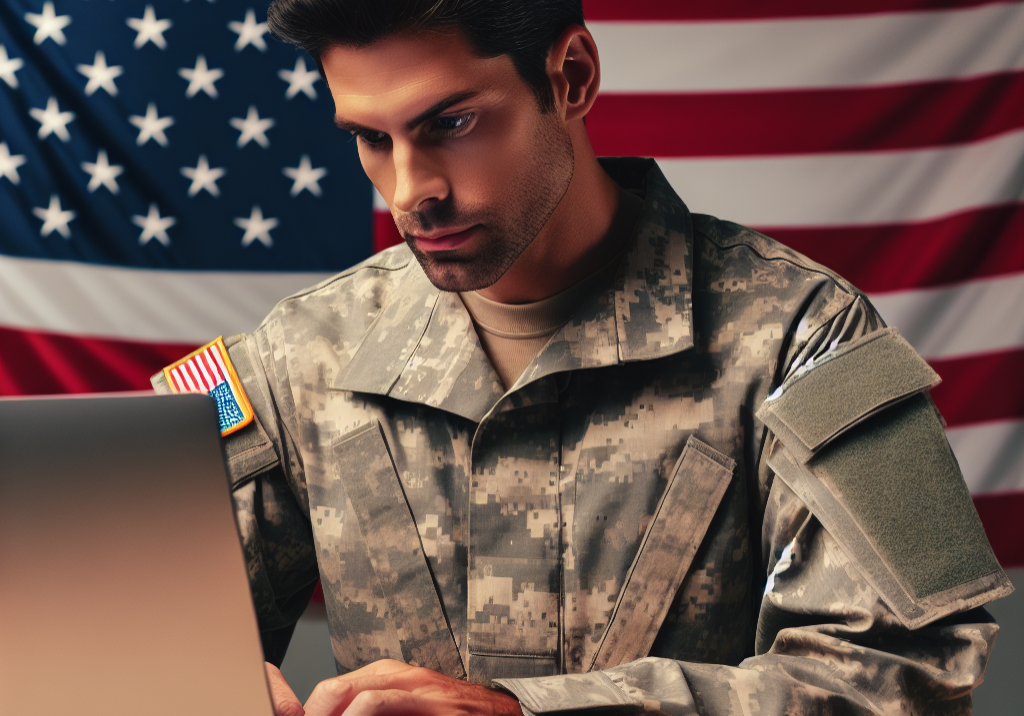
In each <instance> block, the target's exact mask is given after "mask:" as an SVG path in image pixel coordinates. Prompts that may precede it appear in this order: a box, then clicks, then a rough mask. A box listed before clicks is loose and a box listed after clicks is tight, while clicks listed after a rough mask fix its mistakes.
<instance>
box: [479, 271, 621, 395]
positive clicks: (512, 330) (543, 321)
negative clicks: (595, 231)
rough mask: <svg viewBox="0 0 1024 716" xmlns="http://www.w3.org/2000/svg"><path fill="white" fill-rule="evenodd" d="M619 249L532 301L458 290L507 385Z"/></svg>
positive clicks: (593, 284)
mask: <svg viewBox="0 0 1024 716" xmlns="http://www.w3.org/2000/svg"><path fill="white" fill-rule="evenodd" d="M620 258H621V253H620V254H619V255H618V256H616V257H615V258H614V259H612V260H611V261H609V262H608V263H607V264H605V265H604V267H602V268H600V269H598V270H597V271H596V272H595V273H593V274H591V275H590V276H588V277H587V278H585V279H583V280H582V281H580V282H579V283H576V284H573V285H572V286H570V287H569V288H567V289H565V290H564V291H562V292H561V293H556V294H555V295H554V296H550V297H549V298H545V299H543V300H541V301H536V302H534V303H519V304H512V303H498V302H497V301H492V300H490V299H487V298H484V297H483V296H481V295H480V294H479V293H477V292H476V291H468V292H466V293H460V294H459V296H460V297H461V298H462V303H463V304H465V306H466V310H468V311H469V315H470V316H472V318H473V325H474V326H476V333H477V335H478V336H479V337H480V343H481V344H482V345H483V349H484V352H485V353H486V354H487V357H488V358H490V359H491V365H493V366H494V370H495V371H497V373H498V377H499V378H501V382H502V383H503V384H504V385H505V388H506V389H508V388H509V387H510V386H511V385H513V384H514V383H515V382H516V381H517V380H518V379H519V376H520V375H522V374H523V371H524V370H526V366H528V365H529V364H530V361H531V360H533V357H534V356H535V355H537V354H538V353H539V352H540V350H541V349H542V348H543V347H544V346H545V345H547V342H548V341H549V340H550V339H551V336H553V335H555V333H556V332H557V331H558V329H559V328H561V327H562V325H563V324H565V322H566V321H568V320H569V319H570V318H572V314H573V313H575V312H576V309H577V308H579V305H580V304H581V303H582V302H583V299H585V298H586V297H587V296H589V295H590V294H591V293H592V292H593V290H594V289H595V288H596V287H597V285H598V284H599V283H600V282H601V281H602V280H603V279H605V278H607V277H608V276H609V275H610V274H612V273H614V272H615V269H616V268H617V267H618V265H619V259H620Z"/></svg>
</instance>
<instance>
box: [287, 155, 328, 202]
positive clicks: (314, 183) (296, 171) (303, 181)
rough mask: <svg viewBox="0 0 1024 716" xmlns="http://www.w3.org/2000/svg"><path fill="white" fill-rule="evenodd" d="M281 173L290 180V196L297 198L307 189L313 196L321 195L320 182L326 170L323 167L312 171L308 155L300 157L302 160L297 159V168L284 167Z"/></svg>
mask: <svg viewBox="0 0 1024 716" xmlns="http://www.w3.org/2000/svg"><path fill="white" fill-rule="evenodd" d="M281 171H282V172H283V173H284V175H285V176H286V177H288V178H289V179H291V180H292V191H291V195H292V196H298V195H299V194H301V193H302V190H303V189H308V190H309V193H310V194H312V195H313V196H320V194H322V193H323V192H322V191H320V180H321V179H323V178H324V175H325V174H327V169H325V168H324V167H319V168H317V169H314V168H313V164H312V163H311V162H310V161H309V155H308V154H303V155H302V158H301V159H299V166H297V167H285V168H284V169H282V170H281Z"/></svg>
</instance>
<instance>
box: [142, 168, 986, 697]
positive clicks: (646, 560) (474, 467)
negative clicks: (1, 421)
mask: <svg viewBox="0 0 1024 716" xmlns="http://www.w3.org/2000/svg"><path fill="white" fill-rule="evenodd" d="M602 161H603V162H604V165H605V167H606V169H607V170H608V171H609V173H611V174H612V176H613V177H614V178H615V179H616V181H618V182H619V183H620V185H622V186H624V187H626V188H628V189H632V190H637V191H640V192H642V193H643V195H644V209H643V212H642V214H641V217H640V219H639V221H638V224H637V226H636V227H635V229H634V233H633V235H632V237H631V238H630V244H629V246H628V249H627V251H626V253H625V255H624V258H623V261H622V265H621V266H620V268H619V271H618V273H617V275H616V276H615V278H614V281H612V282H611V283H609V285H606V286H603V287H602V288H600V289H599V290H597V291H596V292H595V293H594V294H593V295H592V296H591V297H590V298H588V299H587V300H586V301H585V302H584V303H583V305H581V306H580V308H579V309H578V310H577V312H576V314H575V316H574V317H573V318H572V319H571V320H570V321H569V322H568V323H567V324H566V325H565V326H564V327H563V328H562V329H560V331H559V332H558V333H556V335H555V336H554V337H553V338H552V339H551V341H550V342H549V343H548V345H547V346H546V347H545V348H544V349H543V350H542V351H541V352H540V353H539V354H538V355H537V356H536V358H535V359H534V360H533V362H532V363H531V364H530V365H529V366H528V367H527V369H526V370H525V372H524V373H523V375H522V376H521V377H520V378H519V380H518V381H517V382H516V383H515V385H513V386H511V387H510V388H509V389H508V390H507V391H506V390H505V389H504V387H503V386H502V385H501V383H500V380H499V378H498V376H497V375H496V374H495V372H494V370H493V369H492V367H491V365H490V363H489V362H488V359H487V357H486V355H485V353H484V351H483V349H482V348H481V345H480V342H479V340H478V339H477V336H476V334H475V332H474V329H473V324H472V321H471V319H470V317H469V314H468V313H467V311H466V310H465V308H464V307H463V305H462V303H461V301H460V300H459V298H458V296H457V295H453V294H449V293H443V292H440V291H438V290H437V289H435V288H434V287H433V286H432V285H431V284H430V283H429V281H428V280H427V279H426V277H425V276H424V274H423V272H422V271H421V270H420V268H419V266H418V264H417V263H416V261H415V260H414V259H413V257H412V255H411V253H410V252H409V251H408V249H406V248H405V247H399V248H395V249H391V250H389V251H386V252H383V253H382V254H378V255H376V256H374V257H373V258H371V259H369V260H368V261H366V262H364V263H363V264H361V265H359V266H357V267H355V268H353V269H351V270H349V271H346V272H344V273H342V274H340V275H339V276H337V277H335V278H333V279H331V280H329V281H327V282H325V283H322V284H320V285H319V286H317V287H314V288H312V289H310V290H307V291H305V292H303V293H300V294H298V295H295V296H293V297H291V298H288V299H286V300H285V301H283V302H282V303H281V304H279V305H278V307H277V308H276V309H275V310H274V311H273V313H272V314H271V315H270V316H269V317H268V318H267V319H266V321H265V322H264V323H263V324H262V325H261V326H260V327H259V328H258V329H257V330H256V331H255V332H254V333H252V334H251V335H245V336H237V337H235V338H233V339H231V340H229V341H228V345H229V351H230V354H231V357H232V360H233V361H234V363H235V366H236V368H237V370H238V372H239V375H240V376H241V378H242V381H243V383H244V385H245V388H246V391H247V392H248V394H249V397H250V399H251V401H252V403H253V406H254V409H255V412H256V421H255V423H254V424H253V425H251V426H249V427H248V428H246V429H244V430H242V431H240V432H239V433H238V434H236V435H233V436H231V437H229V438H227V439H226V450H227V453H228V456H229V464H230V472H231V475H232V480H233V481H234V485H235V488H234V494H235V500H236V505H237V511H238V520H239V524H240V529H241V532H242V537H243V542H244V544H245V549H246V554H247V558H248V562H249V572H250V577H251V579H252V583H253V593H254V598H255V601H256V606H257V611H258V614H259V619H260V623H261V628H262V629H263V630H264V631H265V632H267V633H271V632H274V631H275V630H282V629H284V630H286V629H287V628H288V627H289V626H290V625H292V624H293V623H294V622H295V621H296V620H297V619H298V617H299V615H300V614H301V612H302V610H303V608H304V607H305V602H306V601H307V600H308V595H309V592H310V589H311V588H312V584H313V583H314V582H315V580H316V579H317V577H319V578H320V579H321V581H322V584H323V589H324V595H325V601H326V607H327V614H328V619H329V622H330V631H331V639H332V644H333V649H334V654H335V658H336V660H337V662H338V666H339V670H340V671H342V672H344V671H349V670H353V669H357V668H359V667H361V666H363V665H365V664H368V663H370V662H372V661H375V660H377V659H381V658H393V659H400V660H403V661H406V662H410V663H416V664H419V665H421V666H427V667H429V668H432V669H436V670H438V671H441V672H443V673H447V674H449V675H451V676H454V677H458V678H468V679H470V680H472V681H474V682H478V683H484V684H489V683H492V681H493V680H498V681H497V683H498V684H499V685H500V686H501V687H503V688H506V689H508V690H510V691H512V692H513V693H514V694H515V695H516V696H517V697H518V698H519V699H520V701H521V703H522V704H523V708H524V712H532V713H550V712H556V711H561V710H570V709H572V710H575V709H587V708H602V709H608V708H612V709H613V710H618V711H621V712H624V713H625V712H630V711H636V712H639V711H650V712H655V713H666V714H689V713H703V714H752V713H758V714H782V713H831V712H835V713H840V712H841V713H897V712H898V713H964V712H967V711H969V708H970V690H971V689H972V688H973V687H974V686H975V685H977V684H978V683H979V682H980V680H981V677H982V674H983V672H984V667H985V663H986V660H987V658H988V655H989V653H990V650H991V647H992V644H993V642H994V639H995V635H996V631H997V627H996V626H995V625H994V624H993V623H991V619H990V618H988V616H987V615H986V614H985V612H984V611H983V610H980V609H979V610H975V611H970V612H963V613H959V614H955V615H953V616H949V617H946V618H944V619H939V620H935V621H932V622H930V623H928V624H926V625H924V626H922V627H920V628H918V629H916V630H910V629H908V628H907V627H906V626H905V625H904V624H903V623H902V622H901V621H900V620H899V619H898V618H897V617H896V616H895V615H894V613H893V611H892V610H891V609H890V608H889V607H888V606H887V604H886V602H885V601H884V599H883V598H882V597H881V596H880V595H879V592H878V591H877V590H876V589H875V588H874V587H873V586H872V584H871V583H870V582H869V580H867V579H865V578H864V577H863V576H862V573H861V571H860V570H859V569H858V565H857V564H856V563H854V562H853V561H851V559H850V558H849V557H848V556H847V552H846V551H844V549H843V547H842V546H840V544H839V542H837V540H836V538H835V537H834V536H833V535H832V534H830V533H829V532H826V531H825V530H824V529H823V528H822V526H821V523H820V522H819V520H818V519H817V518H816V517H815V516H814V515H812V514H811V513H810V511H809V509H808V507H807V505H806V504H805V503H804V502H803V501H801V500H800V499H799V498H797V497H796V494H795V493H794V491H793V490H792V489H791V488H790V487H789V486H788V484H787V482H786V480H785V479H776V473H775V472H774V471H773V470H772V469H771V468H770V467H769V466H768V463H767V459H768V456H769V454H772V453H773V451H774V452H778V451H780V450H781V451H783V452H784V451H785V446H784V445H782V444H781V443H779V441H778V439H777V438H776V437H775V436H774V435H773V434H772V433H771V432H770V431H768V430H767V429H766V427H765V425H764V424H763V423H762V422H761V421H760V420H759V419H758V418H757V417H756V415H755V413H756V411H757V410H758V408H759V407H760V406H761V404H762V403H763V402H764V400H765V399H766V398H767V397H768V395H769V394H770V393H771V392H772V391H773V390H775V389H776V388H777V387H778V386H780V385H781V384H783V382H784V381H785V380H786V378H787V376H791V375H795V374H796V373H797V372H798V371H800V370H807V369H808V366H812V365H813V363H814V361H815V360H816V359H821V358H822V356H825V355H827V354H828V353H829V352H830V351H833V350H835V349H836V348H837V346H841V345H843V344H846V343H848V342H850V341H853V340H855V339H857V338H858V337H860V336H863V335H866V334H869V333H872V332H874V331H877V330H879V329H882V328H884V324H883V323H882V322H881V320H880V319H879V318H878V316H877V315H876V314H875V312H874V311H873V309H872V308H871V307H870V305H869V304H868V303H867V301H866V300H865V299H864V297H863V296H862V295H861V294H860V293H858V292H857V291H856V290H855V289H853V288H852V287H851V286H850V285H849V284H847V283H846V282H844V281H843V280H842V279H839V278H838V277H836V276H835V275H834V274H832V273H830V272H829V271H827V270H826V269H824V268H822V267H820V266H818V265H815V264H813V263H811V262H809V261H808V260H807V259H805V258H804V257H802V256H800V255H798V254H796V253H794V252H792V251H790V250H788V249H786V248H785V247H783V246H780V245H779V244H777V243H775V242H773V241H771V240H770V239H768V238H766V237H764V236H761V235H759V234H757V233H754V232H751V231H749V230H747V229H744V228H742V227H739V226H736V225H734V224H729V223H726V222H722V221H718V220H716V219H713V218H711V217H706V216H696V215H691V214H690V213H689V212H688V211H687V209H686V207H685V206H684V205H683V203H682V202H681V201H680V200H679V198H678V197H676V196H675V194H674V193H673V192H672V190H671V188H670V187H669V185H668V183H667V182H666V180H665V178H664V177H663V176H662V174H661V172H660V171H659V170H658V168H657V166H656V165H655V164H654V162H653V161H650V160H630V159H619V160H602ZM156 382H157V384H159V376H158V377H157V381H156ZM158 387H159V385H158ZM933 418H934V416H933ZM780 477H782V478H786V476H785V475H780ZM974 519H976V516H975V517H974ZM641 547H642V549H641ZM997 571H998V568H997ZM997 576H998V575H997ZM993 579H996V577H993ZM996 581H998V579H996ZM990 586H991V585H990ZM1004 591H1005V590H1004ZM964 594H966V595H967V597H964V596H963V595H964ZM993 596H997V594H996V592H995V591H993V589H991V588H989V589H988V591H984V590H979V589H975V590H974V591H973V592H970V590H969V589H968V590H967V591H966V592H964V591H963V590H962V593H961V597H962V598H961V601H959V602H957V603H955V604H952V605H947V606H948V608H946V609H945V612H946V613H948V612H950V611H954V610H957V609H959V610H964V609H967V608H969V607H971V606H974V604H977V603H980V602H982V601H985V600H986V599H989V598H992V597H993Z"/></svg>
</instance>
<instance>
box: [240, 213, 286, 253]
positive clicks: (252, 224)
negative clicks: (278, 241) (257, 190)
mask: <svg viewBox="0 0 1024 716" xmlns="http://www.w3.org/2000/svg"><path fill="white" fill-rule="evenodd" d="M279 223H280V222H279V221H278V220H277V219H274V218H269V219H264V218H263V210H262V209H260V207H259V205H258V204H257V205H255V206H253V207H252V211H251V212H250V213H249V218H248V219H243V218H242V217H241V216H239V217H238V218H237V219H235V226H237V227H238V228H239V229H245V236H243V237H242V246H248V245H249V244H251V243H252V242H253V241H259V242H260V243H261V244H263V245H264V246H266V247H267V248H268V249H269V248H270V247H271V246H273V245H274V240H273V239H272V238H270V231H271V230H272V229H273V228H274V227H276V226H277V225H278V224H279Z"/></svg>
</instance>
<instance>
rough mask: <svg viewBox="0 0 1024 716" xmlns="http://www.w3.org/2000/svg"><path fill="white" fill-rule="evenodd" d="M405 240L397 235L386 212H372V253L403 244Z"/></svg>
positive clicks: (396, 228) (393, 224) (395, 227)
mask: <svg viewBox="0 0 1024 716" xmlns="http://www.w3.org/2000/svg"><path fill="white" fill-rule="evenodd" d="M404 242H405V239H403V238H402V235H401V234H400V233H398V227H397V226H395V221H394V219H392V218H391V214H390V213H388V212H386V211H376V210H374V212H373V253H377V252H378V251H383V250H384V249H387V248H390V247H392V246H398V244H401V243H404Z"/></svg>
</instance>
